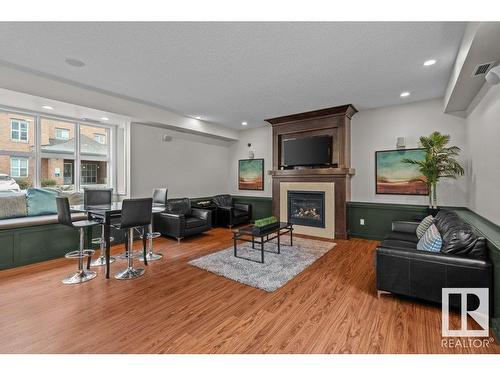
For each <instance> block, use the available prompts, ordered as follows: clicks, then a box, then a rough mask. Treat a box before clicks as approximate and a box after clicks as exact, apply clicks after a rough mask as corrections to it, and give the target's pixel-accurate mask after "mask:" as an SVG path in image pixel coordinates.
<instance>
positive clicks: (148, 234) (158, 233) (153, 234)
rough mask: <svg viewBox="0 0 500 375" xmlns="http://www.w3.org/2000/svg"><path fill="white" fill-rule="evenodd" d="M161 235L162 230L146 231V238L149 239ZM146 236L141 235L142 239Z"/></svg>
mask: <svg viewBox="0 0 500 375" xmlns="http://www.w3.org/2000/svg"><path fill="white" fill-rule="evenodd" d="M160 236H161V233H160V232H153V233H146V238H147V239H148V240H150V239H153V238H158V237H160ZM143 237H144V236H141V239H142V238H143Z"/></svg>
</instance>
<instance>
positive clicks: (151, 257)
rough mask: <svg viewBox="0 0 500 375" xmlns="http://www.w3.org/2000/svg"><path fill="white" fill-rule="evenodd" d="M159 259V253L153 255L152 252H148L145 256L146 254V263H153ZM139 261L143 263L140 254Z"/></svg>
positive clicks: (161, 255)
mask: <svg viewBox="0 0 500 375" xmlns="http://www.w3.org/2000/svg"><path fill="white" fill-rule="evenodd" d="M161 258H163V254H161V253H153V252H152V251H149V252H148V253H147V254H146V260H147V261H148V262H153V261H155V260H160V259H161ZM139 260H140V261H142V262H144V257H143V256H142V254H141V257H140V258H139Z"/></svg>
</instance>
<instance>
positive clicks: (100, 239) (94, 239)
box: [92, 237, 115, 245]
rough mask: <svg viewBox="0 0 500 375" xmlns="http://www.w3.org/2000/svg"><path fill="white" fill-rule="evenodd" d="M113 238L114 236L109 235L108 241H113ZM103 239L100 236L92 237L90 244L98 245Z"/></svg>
mask: <svg viewBox="0 0 500 375" xmlns="http://www.w3.org/2000/svg"><path fill="white" fill-rule="evenodd" d="M114 240H115V238H114V237H109V242H113V241H114ZM103 242H104V241H103V240H102V238H101V237H97V238H92V244H94V245H100V244H102V243H103Z"/></svg>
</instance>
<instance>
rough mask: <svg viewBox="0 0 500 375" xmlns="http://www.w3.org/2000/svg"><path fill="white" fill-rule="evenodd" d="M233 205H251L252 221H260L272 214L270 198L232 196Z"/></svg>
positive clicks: (271, 200)
mask: <svg viewBox="0 0 500 375" xmlns="http://www.w3.org/2000/svg"><path fill="white" fill-rule="evenodd" d="M233 201H234V202H235V203H249V204H251V205H252V220H257V219H262V218H264V217H268V216H271V215H272V214H273V207H272V206H273V199H272V198H271V197H249V196H242V195H235V196H233Z"/></svg>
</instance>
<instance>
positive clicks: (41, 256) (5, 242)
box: [0, 224, 96, 270]
mask: <svg viewBox="0 0 500 375" xmlns="http://www.w3.org/2000/svg"><path fill="white" fill-rule="evenodd" d="M94 235H96V233H94ZM89 237H90V235H89V236H87V241H88V238H89ZM78 242H79V235H78V231H77V230H75V229H72V228H69V227H66V226H63V225H60V224H47V225H37V226H33V227H25V228H16V229H5V230H1V231H0V270H1V269H7V268H12V267H18V266H24V265H27V264H31V263H37V262H41V261H44V260H49V259H55V258H61V257H63V256H64V254H65V253H67V252H69V251H73V250H78Z"/></svg>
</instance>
